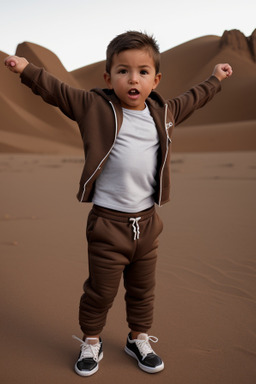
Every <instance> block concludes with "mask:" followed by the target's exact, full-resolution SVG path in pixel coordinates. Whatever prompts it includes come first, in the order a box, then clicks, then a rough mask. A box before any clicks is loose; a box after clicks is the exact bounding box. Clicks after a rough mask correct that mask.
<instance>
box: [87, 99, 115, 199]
mask: <svg viewBox="0 0 256 384" xmlns="http://www.w3.org/2000/svg"><path fill="white" fill-rule="evenodd" d="M109 103H110V105H111V107H112V109H113V113H114V117H115V137H114V141H113V144H112V146H111V148H110V150H109V151H108V153H107V154H106V155H105V156H104V158H103V159H102V160H101V162H100V163H99V164H98V166H97V168H96V169H95V171H94V172H93V173H92V174H91V176H90V177H89V179H87V180H86V182H85V183H84V188H83V193H82V196H81V199H80V202H82V201H83V198H84V194H85V190H86V185H87V184H88V183H89V181H90V180H91V179H92V178H93V176H94V175H95V173H96V172H97V171H98V169H99V168H100V167H101V164H102V163H103V162H104V160H105V159H106V158H107V157H108V155H109V154H110V152H111V151H112V149H113V147H114V144H115V142H116V137H117V116H116V111H115V108H114V105H113V104H112V102H111V101H109Z"/></svg>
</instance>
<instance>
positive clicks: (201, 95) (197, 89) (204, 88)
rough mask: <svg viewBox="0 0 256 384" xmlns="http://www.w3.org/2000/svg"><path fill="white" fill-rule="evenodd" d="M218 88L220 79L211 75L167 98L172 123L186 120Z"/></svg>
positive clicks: (219, 87) (219, 88) (217, 90)
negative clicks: (172, 119)
mask: <svg viewBox="0 0 256 384" xmlns="http://www.w3.org/2000/svg"><path fill="white" fill-rule="evenodd" d="M220 90H221V83H220V81H219V80H218V79H217V78H216V77H215V76H211V77H210V78H209V79H208V80H206V81H204V82H202V83H200V84H198V85H196V86H194V87H193V88H191V89H190V90H189V91H187V92H185V93H183V94H182V95H180V96H178V97H175V98H174V99H171V100H168V105H169V107H170V109H171V111H172V114H173V116H174V124H175V125H178V124H180V123H181V122H182V121H184V120H186V119H187V118H188V117H189V116H190V115H191V114H192V113H193V112H194V111H195V110H197V109H198V108H201V107H203V106H204V105H205V104H206V103H208V101H210V100H211V99H212V98H213V96H214V95H215V94H216V93H217V92H219V91H220Z"/></svg>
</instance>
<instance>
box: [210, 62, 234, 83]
mask: <svg viewBox="0 0 256 384" xmlns="http://www.w3.org/2000/svg"><path fill="white" fill-rule="evenodd" d="M232 73H233V71H232V68H231V66H230V65H229V64H228V63H225V64H217V65H216V66H215V67H214V70H213V73H212V74H213V75H214V76H215V77H217V79H218V80H219V81H222V80H224V79H227V78H228V77H230V76H231V75H232Z"/></svg>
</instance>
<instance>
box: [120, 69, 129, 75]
mask: <svg viewBox="0 0 256 384" xmlns="http://www.w3.org/2000/svg"><path fill="white" fill-rule="evenodd" d="M118 73H121V74H122V75H125V74H126V73H127V69H119V71H118Z"/></svg>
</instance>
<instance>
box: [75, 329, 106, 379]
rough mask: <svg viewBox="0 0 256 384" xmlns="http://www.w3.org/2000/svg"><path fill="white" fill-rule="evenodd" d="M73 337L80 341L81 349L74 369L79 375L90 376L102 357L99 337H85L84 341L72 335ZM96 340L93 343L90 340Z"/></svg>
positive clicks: (94, 371)
mask: <svg viewBox="0 0 256 384" xmlns="http://www.w3.org/2000/svg"><path fill="white" fill-rule="evenodd" d="M73 338H74V339H76V340H78V341H80V342H81V351H80V354H79V357H78V360H77V362H76V364H75V371H76V373H77V374H78V375H80V376H91V375H93V374H94V373H96V372H97V371H98V369H99V364H98V363H99V362H100V360H101V359H102V358H103V351H102V341H101V339H99V340H98V339H95V338H89V337H87V338H86V339H85V341H83V340H81V339H79V338H78V337H76V336H73ZM92 340H94V341H95V340H98V342H97V343H95V344H90V341H92Z"/></svg>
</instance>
